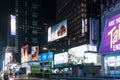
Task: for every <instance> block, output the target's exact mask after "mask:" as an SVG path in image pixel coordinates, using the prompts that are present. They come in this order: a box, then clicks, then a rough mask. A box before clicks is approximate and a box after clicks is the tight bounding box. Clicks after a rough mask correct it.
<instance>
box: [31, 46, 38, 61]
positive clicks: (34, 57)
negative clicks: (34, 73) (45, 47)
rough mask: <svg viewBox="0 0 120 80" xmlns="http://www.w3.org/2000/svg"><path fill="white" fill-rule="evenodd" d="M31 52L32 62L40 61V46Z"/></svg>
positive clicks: (33, 48)
mask: <svg viewBox="0 0 120 80" xmlns="http://www.w3.org/2000/svg"><path fill="white" fill-rule="evenodd" d="M31 50H32V51H31V59H32V61H38V53H39V46H33V47H32V48H31Z"/></svg>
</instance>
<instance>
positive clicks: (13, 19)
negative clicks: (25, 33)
mask: <svg viewBox="0 0 120 80" xmlns="http://www.w3.org/2000/svg"><path fill="white" fill-rule="evenodd" d="M10 17H11V35H16V16H14V15H11V16H10Z"/></svg>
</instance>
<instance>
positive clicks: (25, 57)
mask: <svg viewBox="0 0 120 80" xmlns="http://www.w3.org/2000/svg"><path fill="white" fill-rule="evenodd" d="M28 48H29V47H28V45H25V46H23V47H22V48H21V63H24V62H27V61H28Z"/></svg>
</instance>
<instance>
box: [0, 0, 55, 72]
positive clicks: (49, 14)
mask: <svg viewBox="0 0 120 80" xmlns="http://www.w3.org/2000/svg"><path fill="white" fill-rule="evenodd" d="M42 1H43V5H42V8H43V14H44V16H45V19H46V21H50V22H53V21H55V19H54V18H55V9H56V5H55V4H56V0H42ZM10 14H13V15H14V14H15V0H2V1H1V2H0V70H1V68H2V64H1V63H2V62H1V61H2V60H3V55H4V53H3V52H2V49H3V47H6V46H7V27H10V23H9V17H10Z"/></svg>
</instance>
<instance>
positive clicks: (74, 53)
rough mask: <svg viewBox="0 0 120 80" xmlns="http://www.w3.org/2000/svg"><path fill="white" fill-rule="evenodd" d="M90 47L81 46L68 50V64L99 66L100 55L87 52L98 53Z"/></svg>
mask: <svg viewBox="0 0 120 80" xmlns="http://www.w3.org/2000/svg"><path fill="white" fill-rule="evenodd" d="M91 48H92V46H90V45H81V46H78V47H74V48H71V49H68V56H69V57H68V63H69V64H73V65H78V64H82V63H94V64H98V55H97V54H95V53H92V52H87V53H86V51H88V50H89V51H96V48H94V49H91Z"/></svg>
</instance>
